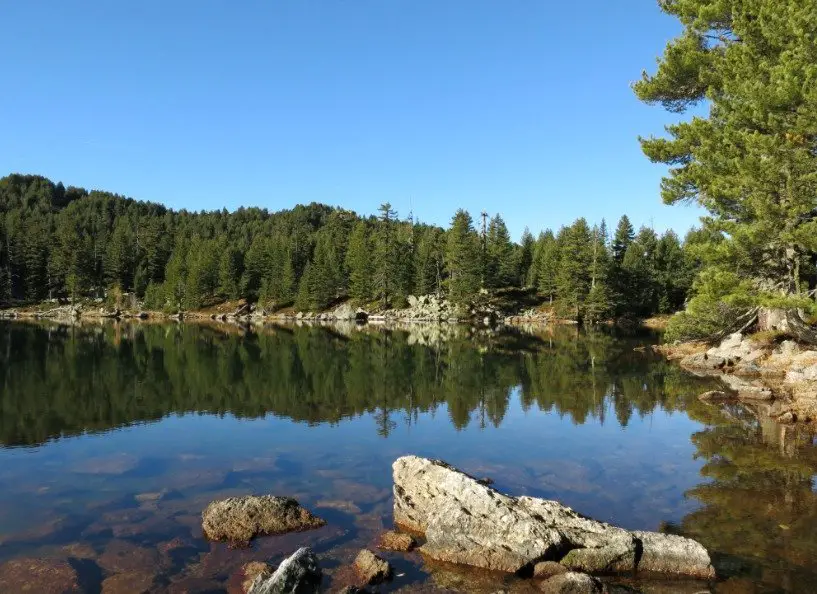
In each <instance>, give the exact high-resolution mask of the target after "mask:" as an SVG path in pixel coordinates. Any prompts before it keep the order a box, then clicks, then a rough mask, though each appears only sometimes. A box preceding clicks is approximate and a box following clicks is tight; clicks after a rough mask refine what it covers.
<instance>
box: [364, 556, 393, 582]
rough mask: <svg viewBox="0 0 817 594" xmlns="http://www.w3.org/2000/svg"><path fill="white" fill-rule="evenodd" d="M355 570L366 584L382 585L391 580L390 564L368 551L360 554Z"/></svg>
mask: <svg viewBox="0 0 817 594" xmlns="http://www.w3.org/2000/svg"><path fill="white" fill-rule="evenodd" d="M355 570H356V571H357V574H358V575H359V576H360V578H361V579H362V580H363V582H364V583H366V584H380V583H382V582H385V581H386V580H388V579H390V578H391V574H392V570H391V565H390V564H389V562H388V561H386V560H385V559H383V558H382V557H379V556H377V555H375V554H374V553H372V552H371V551H369V550H367V549H363V550H362V551H360V553H358V556H357V558H356V559H355Z"/></svg>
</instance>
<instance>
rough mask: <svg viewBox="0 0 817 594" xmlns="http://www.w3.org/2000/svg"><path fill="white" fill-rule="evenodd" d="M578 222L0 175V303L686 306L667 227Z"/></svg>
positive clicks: (634, 312)
mask: <svg viewBox="0 0 817 594" xmlns="http://www.w3.org/2000/svg"><path fill="white" fill-rule="evenodd" d="M608 235H609V234H608V231H607V226H606V224H605V222H604V221H602V222H601V223H600V224H598V225H591V224H589V223H588V222H587V221H586V220H585V219H583V218H581V219H578V220H577V221H575V222H574V223H573V224H571V225H569V226H565V227H562V228H561V229H559V230H557V231H556V232H554V231H551V230H550V229H548V230H545V231H543V232H541V233H540V234H539V236H538V237H534V236H533V234H532V233H531V232H530V231H528V230H527V229H526V230H525V232H524V234H523V236H522V238H521V241H520V242H518V243H516V242H514V241H512V240H511V236H510V233H509V232H508V228H507V226H506V224H505V222H504V221H503V219H502V217H501V216H500V215H498V214H496V215H493V216H491V217H489V216H488V215H487V214H486V213H482V215H481V217H480V219H478V220H477V221H475V220H474V219H473V218H472V216H471V215H470V214H469V213H468V212H466V211H464V210H458V211H457V212H456V213H455V214H454V216H453V218H452V220H451V224H450V227H449V228H448V229H442V228H440V227H437V226H433V225H427V224H423V223H419V222H416V221H414V220H413V218H412V217H411V216H409V217H408V218H403V219H401V218H400V217H399V216H398V213H397V212H396V211H395V210H394V209H393V208H392V207H391V205H390V204H383V205H382V206H381V207H380V209H379V211H378V214H377V215H376V216H369V217H361V216H358V215H357V214H355V213H354V212H351V211H349V210H345V209H342V208H333V207H329V206H324V205H321V204H316V203H312V204H309V205H306V206H302V205H299V206H296V207H294V208H292V209H290V210H282V211H279V212H269V211H267V210H265V209H260V208H240V209H238V210H236V211H234V212H227V211H226V210H221V211H213V212H189V211H186V210H181V211H173V210H170V209H168V208H165V207H164V206H161V205H159V204H154V203H149V202H140V201H136V200H133V199H130V198H125V197H123V196H119V195H116V194H111V193H108V192H101V191H87V190H85V189H82V188H76V187H67V188H66V187H65V186H63V184H62V183H56V184H55V183H53V182H52V181H50V180H48V179H46V178H43V177H40V176H31V175H10V176H7V177H5V178H3V179H0V302H2V303H5V304H12V303H19V302H35V301H42V300H45V299H56V298H79V297H103V296H108V298H112V297H118V296H121V295H123V294H132V295H134V296H135V297H136V298H137V299H139V300H143V301H144V305H145V307H148V308H151V309H163V310H168V311H176V310H184V309H196V308H200V307H203V306H207V305H210V304H213V303H216V302H221V301H225V300H233V299H238V298H246V299H248V300H251V301H253V302H258V303H259V304H260V305H261V306H262V307H265V308H268V309H270V310H274V309H278V308H281V307H284V306H288V305H294V307H296V308H298V309H302V310H320V309H325V308H328V307H330V306H332V305H333V304H335V303H337V302H339V301H340V300H342V299H345V298H351V299H352V300H353V301H354V302H355V303H358V304H361V305H367V306H375V307H397V306H401V305H403V304H405V302H406V298H407V296H409V295H412V294H415V295H423V294H439V295H443V296H446V297H447V298H449V299H450V300H451V301H453V302H455V303H460V304H464V303H468V302H469V301H471V300H473V299H474V298H475V297H476V296H478V295H479V294H480V293H485V292H486V291H487V292H490V291H493V290H497V289H503V288H506V287H520V288H529V289H533V290H536V291H538V292H539V293H540V294H541V295H542V296H543V298H544V299H545V300H547V301H548V302H550V303H553V304H554V305H555V306H556V307H558V308H560V310H561V311H562V313H563V314H564V315H568V316H571V317H574V318H577V319H581V320H585V321H589V322H595V321H598V320H601V319H604V318H606V317H609V316H647V315H650V314H653V313H656V312H672V311H676V310H677V309H679V308H680V307H682V306H683V304H684V300H685V299H686V295H687V292H688V290H689V288H690V286H691V284H692V278H693V277H694V274H695V271H696V270H697V266H698V262H697V260H696V258H695V257H693V256H692V255H691V254H692V252H693V250H690V249H688V248H689V247H690V246H693V245H695V244H697V243H700V241H701V232H697V231H693V232H690V234H688V235H687V237H686V238H685V240H684V241H683V242H682V241H681V240H680V239H679V237H678V236H677V235H676V234H675V233H674V232H672V231H668V232H666V233H663V234H661V235H658V234H656V233H655V232H654V231H653V230H651V229H649V228H646V227H642V228H641V229H639V230H638V231H636V230H635V229H634V227H633V225H632V224H631V222H630V220H629V219H628V218H627V217H626V216H624V217H622V218H621V220H620V221H619V223H618V226H617V228H616V229H615V232H614V233H613V236H612V237H609V236H608Z"/></svg>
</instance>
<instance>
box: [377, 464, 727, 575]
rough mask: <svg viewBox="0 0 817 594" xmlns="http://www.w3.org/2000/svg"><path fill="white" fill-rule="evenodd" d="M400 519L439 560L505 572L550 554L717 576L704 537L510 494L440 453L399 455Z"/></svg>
mask: <svg viewBox="0 0 817 594" xmlns="http://www.w3.org/2000/svg"><path fill="white" fill-rule="evenodd" d="M392 468H393V471H394V522H395V524H396V525H397V526H399V527H401V528H402V529H404V530H406V531H409V532H414V533H417V534H420V535H424V536H425V539H426V542H425V544H423V546H422V547H420V549H419V551H420V552H421V553H422V554H423V555H425V556H426V557H429V558H431V559H435V560H437V561H444V562H448V563H456V564H464V565H470V566H474V567H480V568H484V569H489V570H494V571H503V572H511V573H516V572H522V573H525V572H528V571H530V572H532V571H533V568H534V565H535V564H537V563H539V562H542V561H558V562H559V563H560V564H561V565H563V566H564V567H565V568H566V569H569V570H571V571H578V572H585V573H597V574H623V573H632V572H636V571H637V572H649V573H658V574H664V575H674V576H679V577H690V578H697V579H713V578H714V577H715V570H714V569H713V567H712V564H711V561H710V558H709V553H708V552H707V551H706V549H705V548H704V547H703V546H702V545H700V544H699V543H698V542H696V541H694V540H691V539H688V538H684V537H681V536H675V535H669V534H661V533H657V532H642V531H633V532H631V531H628V530H625V529H623V528H617V527H615V526H611V525H609V524H606V523H603V522H598V521H596V520H593V519H590V518H586V517H584V516H582V515H580V514H578V513H577V512H575V511H573V510H572V509H570V508H569V507H566V506H564V505H562V504H560V503H558V502H556V501H549V500H545V499H536V498H533V497H510V496H508V495H504V494H502V493H500V492H498V491H496V490H495V489H493V488H491V487H490V486H487V485H485V484H483V483H482V482H480V481H477V480H476V479H474V478H473V477H471V476H468V475H467V474H465V473H463V472H461V471H459V470H457V469H456V468H453V467H451V466H449V465H448V464H446V463H444V462H441V461H438V460H428V459H425V458H419V457H416V456H404V457H402V458H398V459H397V460H396V461H395V462H394V464H393V466H392Z"/></svg>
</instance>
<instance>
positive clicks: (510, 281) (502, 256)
mask: <svg viewBox="0 0 817 594" xmlns="http://www.w3.org/2000/svg"><path fill="white" fill-rule="evenodd" d="M528 236H530V233H528ZM530 239H531V240H532V239H533V238H530ZM527 250H528V252H529V256H531V255H532V254H530V252H531V251H532V246H531V245H530V244H529V245H528V247H527ZM527 260H528V267H530V257H528V258H527ZM519 276H520V275H519V265H518V262H517V260H516V253H515V250H514V245H513V243H512V242H511V234H510V233H508V227H507V226H505V221H504V220H502V217H501V216H500V215H495V216H494V217H493V218H491V222H490V223H489V224H488V234H487V237H486V244H485V286H486V287H488V288H491V289H496V288H499V287H509V286H513V285H516V284H517V283H518V281H519Z"/></svg>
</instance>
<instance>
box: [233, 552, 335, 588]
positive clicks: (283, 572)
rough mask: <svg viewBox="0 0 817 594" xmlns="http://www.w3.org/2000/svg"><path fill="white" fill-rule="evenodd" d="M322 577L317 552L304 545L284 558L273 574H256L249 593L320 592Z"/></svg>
mask: <svg viewBox="0 0 817 594" xmlns="http://www.w3.org/2000/svg"><path fill="white" fill-rule="evenodd" d="M322 578H323V575H322V573H321V570H320V567H318V560H317V558H316V557H315V554H314V553H313V552H312V550H311V549H309V548H307V547H302V548H300V549H298V550H297V551H295V553H293V554H292V556H291V557H288V558H286V559H284V560H283V561H282V562H281V564H280V565H279V566H278V569H276V570H275V572H274V573H273V574H272V575H271V576H269V577H266V576H265V575H263V574H259V575H258V576H256V578H255V580H254V581H253V583H252V585H251V586H250V589H249V592H248V593H247V594H314V593H316V592H320V589H321V580H322Z"/></svg>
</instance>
